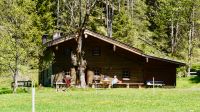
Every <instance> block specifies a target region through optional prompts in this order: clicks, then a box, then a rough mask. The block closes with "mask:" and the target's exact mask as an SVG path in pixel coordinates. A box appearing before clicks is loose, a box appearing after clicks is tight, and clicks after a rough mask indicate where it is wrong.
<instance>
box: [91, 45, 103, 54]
mask: <svg viewBox="0 0 200 112" xmlns="http://www.w3.org/2000/svg"><path fill="white" fill-rule="evenodd" d="M92 55H93V56H100V55H101V48H100V47H95V48H93V49H92Z"/></svg>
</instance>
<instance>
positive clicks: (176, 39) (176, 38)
mask: <svg viewBox="0 0 200 112" xmlns="http://www.w3.org/2000/svg"><path fill="white" fill-rule="evenodd" d="M178 33H179V22H178V21H177V22H176V33H175V38H174V45H173V48H174V53H175V52H176V45H177V41H178Z"/></svg>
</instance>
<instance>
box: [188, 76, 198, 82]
mask: <svg viewBox="0 0 200 112" xmlns="http://www.w3.org/2000/svg"><path fill="white" fill-rule="evenodd" d="M190 81H191V82H192V83H200V76H194V77H192V78H190Z"/></svg>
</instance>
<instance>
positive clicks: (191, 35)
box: [188, 6, 195, 76]
mask: <svg viewBox="0 0 200 112" xmlns="http://www.w3.org/2000/svg"><path fill="white" fill-rule="evenodd" d="M190 19H191V25H190V31H189V41H188V44H189V47H188V76H190V69H191V65H192V63H191V60H192V47H193V45H192V41H193V37H194V30H195V29H194V27H195V26H194V6H193V7H192V13H191V18H190Z"/></svg>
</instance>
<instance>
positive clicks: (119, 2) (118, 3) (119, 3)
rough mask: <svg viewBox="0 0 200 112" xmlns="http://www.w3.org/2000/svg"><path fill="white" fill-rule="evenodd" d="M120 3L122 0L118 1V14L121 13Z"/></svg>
mask: <svg viewBox="0 0 200 112" xmlns="http://www.w3.org/2000/svg"><path fill="white" fill-rule="evenodd" d="M120 2H121V0H118V12H119V13H120Z"/></svg>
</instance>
